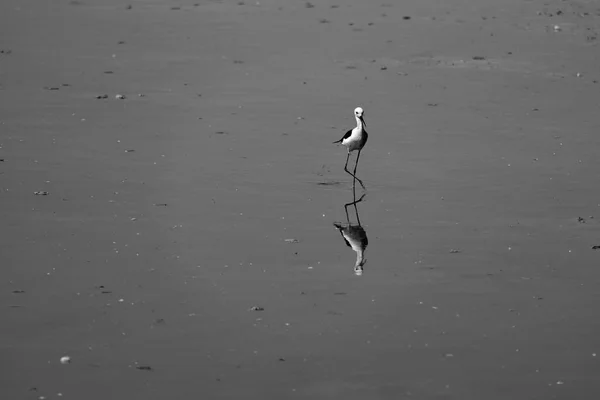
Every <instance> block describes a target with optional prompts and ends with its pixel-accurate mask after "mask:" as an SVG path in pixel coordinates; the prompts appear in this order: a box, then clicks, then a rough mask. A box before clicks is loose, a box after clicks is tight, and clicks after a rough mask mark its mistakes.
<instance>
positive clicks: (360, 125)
mask: <svg viewBox="0 0 600 400" xmlns="http://www.w3.org/2000/svg"><path fill="white" fill-rule="evenodd" d="M354 118H356V128H357V129H360V130H361V131H362V130H364V129H365V127H364V126H363V122H362V119H360V118H358V117H356V116H355V117H354Z"/></svg>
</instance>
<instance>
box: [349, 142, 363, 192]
mask: <svg viewBox="0 0 600 400" xmlns="http://www.w3.org/2000/svg"><path fill="white" fill-rule="evenodd" d="M361 151H362V149H361V150H359V151H358V155H357V156H356V164H354V174H352V176H354V177H355V178H356V180H357V181H358V183H360V186H362V188H363V189H364V188H365V185H363V183H362V181H361V180H360V179H358V177H357V176H356V168H358V159H359V158H360V152H361Z"/></svg>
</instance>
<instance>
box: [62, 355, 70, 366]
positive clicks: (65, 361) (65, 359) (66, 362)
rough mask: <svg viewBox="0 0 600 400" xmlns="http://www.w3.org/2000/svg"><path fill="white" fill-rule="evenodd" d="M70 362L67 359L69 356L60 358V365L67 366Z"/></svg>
mask: <svg viewBox="0 0 600 400" xmlns="http://www.w3.org/2000/svg"><path fill="white" fill-rule="evenodd" d="M70 362H71V357H69V356H63V357H61V358H60V363H61V364H69V363H70Z"/></svg>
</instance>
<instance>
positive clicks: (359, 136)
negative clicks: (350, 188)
mask: <svg viewBox="0 0 600 400" xmlns="http://www.w3.org/2000/svg"><path fill="white" fill-rule="evenodd" d="M363 114H364V111H363V109H362V108H361V107H356V108H355V109H354V118H356V128H354V129H350V130H349V131H348V132H346V134H345V135H344V137H343V138H341V139H340V140H336V141H335V142H333V143H341V144H343V145H344V146H346V147H347V148H348V156H347V157H346V165H344V171H346V172H347V173H349V174H350V175H352V177H353V178H354V179H356V180H357V181H358V182H359V183H360V186H362V187H363V189H364V188H365V185H363V183H362V181H361V180H360V179H358V178H357V176H356V168H357V167H358V159H359V158H360V152H361V150H362V148H363V147H365V144H366V143H367V139H368V138H369V135H368V134H367V131H366V130H365V127H366V126H367V123H366V122H365V119H364V117H363ZM354 150H358V155H357V156H356V164H354V173H352V172H350V171H348V160H349V159H350V153H351V152H353V151H354ZM352 185H354V180H353V181H352Z"/></svg>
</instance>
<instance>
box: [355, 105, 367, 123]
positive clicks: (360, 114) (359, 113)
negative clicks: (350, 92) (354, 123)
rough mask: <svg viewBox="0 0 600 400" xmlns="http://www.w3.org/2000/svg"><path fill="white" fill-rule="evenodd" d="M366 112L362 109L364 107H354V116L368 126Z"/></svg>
mask: <svg viewBox="0 0 600 400" xmlns="http://www.w3.org/2000/svg"><path fill="white" fill-rule="evenodd" d="M364 114H365V111H364V110H363V109H362V107H356V108H355V109H354V116H355V117H356V119H357V120H360V122H362V123H363V125H365V126H367V123H366V122H365V119H364Z"/></svg>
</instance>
